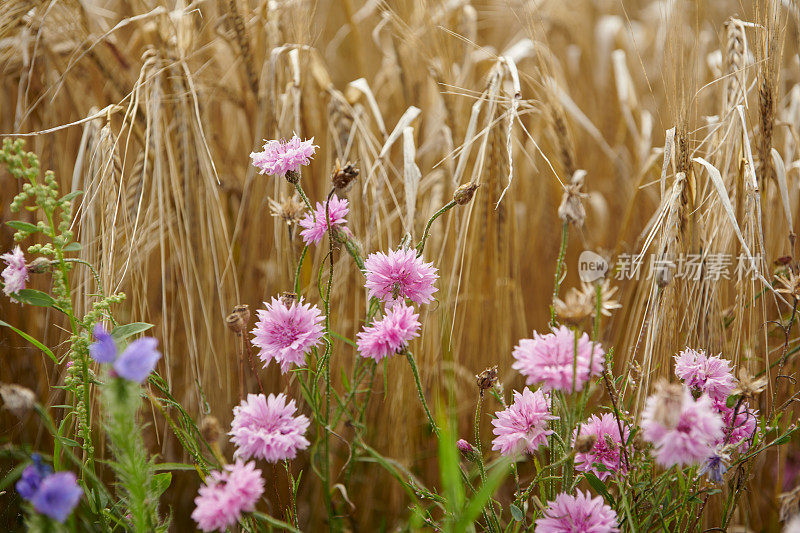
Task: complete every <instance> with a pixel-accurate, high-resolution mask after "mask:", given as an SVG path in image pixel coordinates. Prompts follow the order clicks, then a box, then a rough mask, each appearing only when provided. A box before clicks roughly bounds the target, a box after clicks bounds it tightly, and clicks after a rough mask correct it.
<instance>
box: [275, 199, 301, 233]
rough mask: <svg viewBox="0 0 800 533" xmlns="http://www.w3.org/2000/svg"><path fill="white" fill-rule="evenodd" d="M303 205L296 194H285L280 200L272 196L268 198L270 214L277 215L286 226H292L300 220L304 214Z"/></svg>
mask: <svg viewBox="0 0 800 533" xmlns="http://www.w3.org/2000/svg"><path fill="white" fill-rule="evenodd" d="M305 209H306V208H305V206H304V205H303V203H302V202H300V200H298V199H297V197H296V196H287V197H286V198H284V199H283V200H281V201H280V202H276V201H275V200H273V199H272V198H270V199H269V211H270V213H272V216H274V217H278V218H280V219H281V220H283V221H284V222H286V224H287V225H288V226H293V225H295V224H297V223H298V222H300V219H302V218H303V215H304V214H305Z"/></svg>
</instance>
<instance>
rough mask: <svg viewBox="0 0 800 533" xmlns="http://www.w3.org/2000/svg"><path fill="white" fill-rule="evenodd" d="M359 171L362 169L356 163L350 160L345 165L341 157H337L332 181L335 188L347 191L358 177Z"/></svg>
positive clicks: (339, 190)
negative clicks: (342, 163)
mask: <svg viewBox="0 0 800 533" xmlns="http://www.w3.org/2000/svg"><path fill="white" fill-rule="evenodd" d="M359 172H360V171H359V170H358V167H357V166H356V164H355V163H352V162H350V161H348V162H346V163H345V164H344V167H343V166H342V165H341V162H340V161H339V159H336V164H335V165H334V167H333V172H332V173H331V182H332V183H333V188H334V189H336V190H337V191H338V192H342V193H344V192H347V191H348V190H349V189H350V187H351V186H352V185H353V182H354V181H355V179H356V178H357V177H358V174H359Z"/></svg>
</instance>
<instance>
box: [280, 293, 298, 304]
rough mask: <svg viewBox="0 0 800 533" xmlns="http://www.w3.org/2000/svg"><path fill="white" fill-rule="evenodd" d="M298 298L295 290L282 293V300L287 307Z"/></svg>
mask: <svg viewBox="0 0 800 533" xmlns="http://www.w3.org/2000/svg"><path fill="white" fill-rule="evenodd" d="M296 300H297V294H295V293H293V292H284V293H282V294H281V302H282V303H283V305H285V306H286V307H289V306H291V305H292V304H293V303H294V302H295V301H296Z"/></svg>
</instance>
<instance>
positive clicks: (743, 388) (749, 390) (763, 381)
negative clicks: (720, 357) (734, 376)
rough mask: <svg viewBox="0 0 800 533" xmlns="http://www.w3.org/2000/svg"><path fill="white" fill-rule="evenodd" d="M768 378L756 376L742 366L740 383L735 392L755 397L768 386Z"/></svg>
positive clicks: (746, 396) (747, 396)
mask: <svg viewBox="0 0 800 533" xmlns="http://www.w3.org/2000/svg"><path fill="white" fill-rule="evenodd" d="M766 386H767V378H765V377H760V378H756V377H753V375H752V374H751V373H750V371H749V370H747V369H746V368H744V367H742V368H740V369H739V384H738V385H737V386H736V390H734V391H733V393H734V394H740V395H742V396H743V397H745V398H755V397H756V396H758V395H759V394H761V392H762V391H763V390H764V389H765V388H766Z"/></svg>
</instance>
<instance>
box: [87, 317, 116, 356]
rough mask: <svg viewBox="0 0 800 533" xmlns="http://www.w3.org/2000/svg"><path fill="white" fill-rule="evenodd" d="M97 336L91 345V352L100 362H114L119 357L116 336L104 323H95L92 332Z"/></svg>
mask: <svg viewBox="0 0 800 533" xmlns="http://www.w3.org/2000/svg"><path fill="white" fill-rule="evenodd" d="M92 334H93V335H94V338H95V342H93V343H92V344H91V345H90V346H89V354H90V355H91V356H92V359H94V360H95V361H97V362H98V363H112V362H114V359H116V358H117V344H116V343H115V342H114V337H112V336H111V334H110V333H109V332H108V331H106V329H105V328H104V327H103V325H102V324H99V323H98V324H95V325H94V330H93V332H92Z"/></svg>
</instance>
